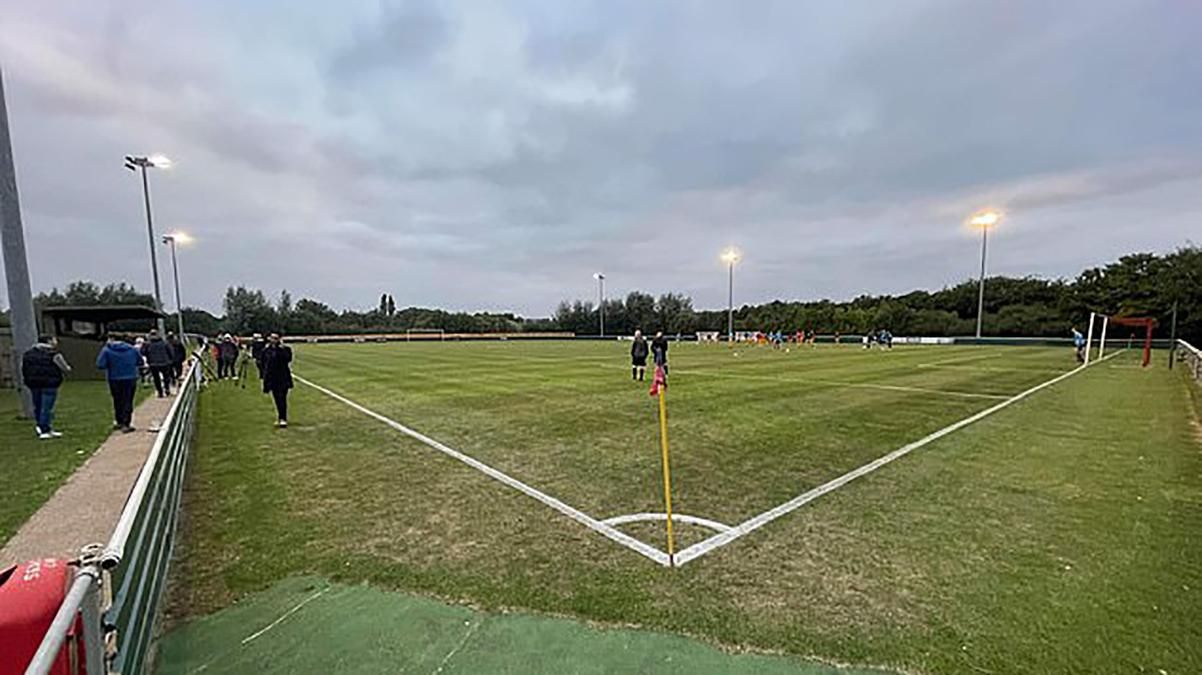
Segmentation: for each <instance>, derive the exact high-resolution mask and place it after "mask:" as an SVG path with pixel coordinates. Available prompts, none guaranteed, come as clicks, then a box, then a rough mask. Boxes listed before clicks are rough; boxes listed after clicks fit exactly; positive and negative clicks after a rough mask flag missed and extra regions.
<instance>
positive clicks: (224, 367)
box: [217, 333, 238, 380]
mask: <svg viewBox="0 0 1202 675" xmlns="http://www.w3.org/2000/svg"><path fill="white" fill-rule="evenodd" d="M217 353H218V360H217V377H218V378H222V377H229V378H233V379H235V380H237V379H238V373H237V371H236V370H235V367H236V365H237V363H238V344H237V343H236V342H234V336H232V335H230V334H229V333H226V334H225V335H224V336H222V338H221V344H219V345H217Z"/></svg>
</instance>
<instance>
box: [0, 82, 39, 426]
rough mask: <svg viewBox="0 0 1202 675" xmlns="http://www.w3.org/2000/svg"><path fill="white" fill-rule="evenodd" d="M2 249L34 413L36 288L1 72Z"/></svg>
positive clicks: (19, 381)
mask: <svg viewBox="0 0 1202 675" xmlns="http://www.w3.org/2000/svg"><path fill="white" fill-rule="evenodd" d="M0 248H3V252H4V253H3V255H4V280H5V282H6V283H7V285H8V306H9V313H10V316H11V318H12V330H13V362H12V364H10V365H11V366H12V373H13V385H14V386H15V387H16V390H17V396H18V397H19V398H20V400H21V412H22V415H23V417H26V418H28V417H32V416H33V399H32V398H31V396H30V392H29V389H28V388H27V387H26V386H25V381H24V378H23V377H22V376H21V355H22V354H24V353H25V351H26V350H28V349H29V348H31V347H33V344H34V342H35V341H36V340H37V319H36V318H35V317H34V312H33V290H32V287H31V285H30V282H29V259H28V257H27V256H26V255H25V229H24V227H22V225H21V202H20V200H19V199H18V197H17V171H16V168H15V166H14V164H13V147H12V139H11V138H10V137H9V130H8V108H7V107H6V105H5V103H4V77H3V74H2V73H0Z"/></svg>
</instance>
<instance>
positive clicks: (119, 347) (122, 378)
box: [96, 338, 142, 433]
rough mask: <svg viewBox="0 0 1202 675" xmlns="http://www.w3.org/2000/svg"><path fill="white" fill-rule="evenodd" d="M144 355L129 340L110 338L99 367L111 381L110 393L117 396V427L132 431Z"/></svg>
mask: <svg viewBox="0 0 1202 675" xmlns="http://www.w3.org/2000/svg"><path fill="white" fill-rule="evenodd" d="M141 364H142V355H141V354H139V353H138V350H137V349H134V347H133V345H131V344H129V343H128V342H122V341H121V340H118V339H117V338H109V341H108V343H107V344H105V345H104V348H103V349H101V350H100V356H98V357H96V367H97V368H99V369H100V370H103V371H105V373H106V375H107V378H108V381H109V393H110V394H112V396H113V426H115V427H116V428H118V429H120V430H122V431H124V432H126V433H129V432H131V431H133V430H134V427H133V425H132V422H133V416H134V392H135V391H137V388H138V368H139V367H140V366H141Z"/></svg>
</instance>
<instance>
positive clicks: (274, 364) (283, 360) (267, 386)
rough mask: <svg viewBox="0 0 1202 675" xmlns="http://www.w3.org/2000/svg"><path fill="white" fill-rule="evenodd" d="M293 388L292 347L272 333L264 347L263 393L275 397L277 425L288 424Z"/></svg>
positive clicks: (281, 426) (285, 425) (278, 335)
mask: <svg viewBox="0 0 1202 675" xmlns="http://www.w3.org/2000/svg"><path fill="white" fill-rule="evenodd" d="M291 388H292V348H291V347H289V346H288V345H286V344H284V341H283V340H282V339H280V334H279V333H272V334H271V337H269V338H267V346H266V347H264V348H263V393H264V394H271V397H272V398H273V399H275V410H276V413H277V417H278V418H279V419H278V421H277V422H276V424H275V425H276V426H277V427H280V428H284V427H287V426H288V390H289V389H291Z"/></svg>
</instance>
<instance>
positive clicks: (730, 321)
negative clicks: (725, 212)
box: [722, 248, 739, 345]
mask: <svg viewBox="0 0 1202 675" xmlns="http://www.w3.org/2000/svg"><path fill="white" fill-rule="evenodd" d="M722 262H724V263H726V264H727V266H728V267H729V268H730V276H729V283H728V285H727V289H726V292H727V295H726V308H727V309H726V341H727V342H729V343H730V344H732V345H733V344H734V343H735V263H737V262H739V252H738V251H737V250H735V249H733V248H728V249H726V250H725V251H723V252H722Z"/></svg>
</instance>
